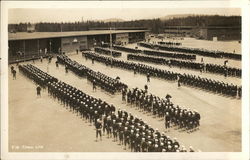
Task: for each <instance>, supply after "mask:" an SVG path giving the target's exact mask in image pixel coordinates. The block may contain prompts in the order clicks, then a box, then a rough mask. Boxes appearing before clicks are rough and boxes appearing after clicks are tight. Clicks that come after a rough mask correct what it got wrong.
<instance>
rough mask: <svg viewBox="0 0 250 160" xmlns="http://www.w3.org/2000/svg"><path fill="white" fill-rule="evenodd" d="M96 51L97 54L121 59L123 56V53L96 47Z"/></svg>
mask: <svg viewBox="0 0 250 160" xmlns="http://www.w3.org/2000/svg"><path fill="white" fill-rule="evenodd" d="M94 50H95V52H96V53H101V54H105V55H109V56H112V57H121V55H122V53H121V52H118V51H114V50H110V49H109V48H101V47H96V48H95V49H94Z"/></svg>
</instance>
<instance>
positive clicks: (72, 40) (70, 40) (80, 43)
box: [61, 36, 88, 53]
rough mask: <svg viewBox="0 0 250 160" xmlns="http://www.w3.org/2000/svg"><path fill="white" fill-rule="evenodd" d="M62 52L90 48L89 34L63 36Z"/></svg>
mask: <svg viewBox="0 0 250 160" xmlns="http://www.w3.org/2000/svg"><path fill="white" fill-rule="evenodd" d="M61 46H62V48H61V49H62V52H65V53H67V52H74V51H76V49H78V50H80V49H81V50H82V49H87V48H88V42H87V36H78V37H65V38H61Z"/></svg>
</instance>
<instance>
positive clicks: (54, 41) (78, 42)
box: [8, 30, 148, 59]
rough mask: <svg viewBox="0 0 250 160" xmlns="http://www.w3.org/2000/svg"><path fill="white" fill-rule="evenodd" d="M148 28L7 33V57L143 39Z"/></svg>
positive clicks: (67, 50) (87, 47) (72, 49)
mask: <svg viewBox="0 0 250 160" xmlns="http://www.w3.org/2000/svg"><path fill="white" fill-rule="evenodd" d="M147 32H148V30H94V31H77V32H32V33H28V32H17V33H9V35H8V36H9V39H8V40H9V58H10V59H11V57H16V56H19V54H20V53H22V54H24V55H26V56H27V55H39V54H44V53H62V52H72V51H76V50H77V49H78V50H87V49H91V48H92V47H94V46H95V45H99V44H101V43H103V42H104V43H107V42H108V43H109V42H110V39H111V38H110V34H111V35H112V42H113V43H114V44H121V45H126V44H128V43H134V42H139V41H142V40H145V38H146V37H145V36H146V35H147V34H146V33H147Z"/></svg>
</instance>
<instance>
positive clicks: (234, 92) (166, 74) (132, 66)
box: [83, 52, 241, 97]
mask: <svg viewBox="0 0 250 160" xmlns="http://www.w3.org/2000/svg"><path fill="white" fill-rule="evenodd" d="M83 56H85V57H88V58H90V59H94V60H96V61H99V62H101V63H104V64H111V63H112V66H115V67H118V68H122V69H127V70H133V71H134V72H138V73H141V74H145V75H148V74H149V75H150V76H154V77H157V78H162V79H167V80H171V81H178V85H179V86H180V85H181V84H183V85H187V86H191V87H196V88H200V89H204V90H207V91H212V92H213V93H218V94H222V95H226V96H231V97H237V96H239V97H241V92H240V91H239V90H240V88H241V87H240V86H236V85H233V84H228V83H224V82H222V81H221V82H220V81H215V80H212V79H208V78H201V77H200V76H195V75H189V74H180V73H176V72H172V71H167V70H163V69H158V68H155V67H152V66H148V65H145V64H140V63H133V62H127V61H123V60H117V59H113V58H111V57H105V56H101V55H97V54H95V53H92V52H83ZM208 83H209V85H208Z"/></svg>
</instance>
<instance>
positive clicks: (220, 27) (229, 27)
mask: <svg viewBox="0 0 250 160" xmlns="http://www.w3.org/2000/svg"><path fill="white" fill-rule="evenodd" d="M183 28H189V29H193V28H197V29H240V28H241V26H167V27H165V29H183Z"/></svg>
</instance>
